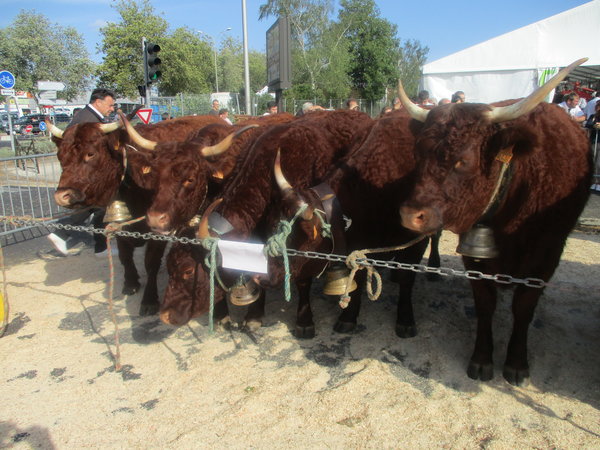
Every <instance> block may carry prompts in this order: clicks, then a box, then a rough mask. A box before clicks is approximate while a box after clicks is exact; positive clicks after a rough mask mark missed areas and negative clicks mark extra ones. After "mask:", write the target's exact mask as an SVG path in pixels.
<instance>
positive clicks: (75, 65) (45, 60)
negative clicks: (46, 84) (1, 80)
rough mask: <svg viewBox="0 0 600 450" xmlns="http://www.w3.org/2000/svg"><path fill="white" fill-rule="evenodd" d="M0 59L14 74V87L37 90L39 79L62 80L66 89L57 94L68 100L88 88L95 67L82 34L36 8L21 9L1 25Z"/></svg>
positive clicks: (5, 67)
mask: <svg viewBox="0 0 600 450" xmlns="http://www.w3.org/2000/svg"><path fill="white" fill-rule="evenodd" d="M0 61H2V67H3V68H4V69H6V70H9V71H10V72H12V74H13V75H14V76H15V78H16V83H15V88H16V89H18V90H23V91H29V92H33V93H36V92H37V89H36V83H37V82H38V81H40V80H51V81H61V82H63V83H64V84H65V90H64V91H62V92H59V93H58V96H59V97H60V98H64V99H69V100H70V99H72V98H74V97H76V96H77V95H79V94H82V93H83V92H84V91H85V90H86V89H88V88H89V85H90V82H91V79H92V74H93V71H94V63H93V62H92V61H91V60H90V58H89V55H88V53H87V51H86V50H85V46H84V44H83V38H82V36H81V35H80V34H79V33H78V32H77V31H76V30H75V29H74V28H72V27H62V26H60V25H57V24H53V23H51V22H50V21H49V20H48V19H47V18H46V17H45V16H44V15H42V14H38V13H36V12H35V11H25V10H22V11H20V12H19V14H18V15H17V16H16V17H15V20H14V21H13V23H12V24H11V25H9V26H8V27H6V28H3V29H0Z"/></svg>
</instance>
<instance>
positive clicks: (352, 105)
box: [346, 98, 359, 111]
mask: <svg viewBox="0 0 600 450" xmlns="http://www.w3.org/2000/svg"><path fill="white" fill-rule="evenodd" d="M346 109H350V110H354V111H359V108H358V102H357V101H356V99H355V98H349V99H348V100H347V101H346Z"/></svg>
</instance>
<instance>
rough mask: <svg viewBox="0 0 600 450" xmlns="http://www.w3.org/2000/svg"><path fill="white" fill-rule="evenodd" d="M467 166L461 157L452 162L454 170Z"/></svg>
mask: <svg viewBox="0 0 600 450" xmlns="http://www.w3.org/2000/svg"><path fill="white" fill-rule="evenodd" d="M466 167H467V163H466V161H465V160H463V159H459V160H458V161H456V162H455V163H454V170H459V171H460V170H464V169H465V168H466Z"/></svg>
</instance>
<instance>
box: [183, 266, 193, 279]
mask: <svg viewBox="0 0 600 450" xmlns="http://www.w3.org/2000/svg"><path fill="white" fill-rule="evenodd" d="M193 276H194V268H193V267H187V268H186V269H184V271H183V279H184V280H189V279H190V278H192V277H193Z"/></svg>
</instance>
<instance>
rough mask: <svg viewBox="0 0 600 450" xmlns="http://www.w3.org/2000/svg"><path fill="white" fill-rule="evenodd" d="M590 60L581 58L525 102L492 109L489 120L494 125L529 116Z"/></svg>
mask: <svg viewBox="0 0 600 450" xmlns="http://www.w3.org/2000/svg"><path fill="white" fill-rule="evenodd" d="M587 60H588V58H581V59H578V60H577V61H575V62H574V63H571V64H570V65H569V66H567V67H565V68H564V69H562V70H561V71H560V72H558V73H557V74H556V75H554V76H553V77H552V78H551V79H550V80H549V81H548V82H547V83H546V84H544V85H543V86H540V87H539V88H538V89H536V90H535V91H534V92H533V93H531V94H530V95H529V96H528V97H525V98H524V99H523V100H521V101H519V102H517V103H514V104H512V105H509V106H499V107H496V108H494V107H492V110H491V111H490V112H489V113H488V114H489V116H488V117H489V119H490V121H491V122H493V123H499V122H506V121H508V120H513V119H516V118H517V117H520V116H522V115H523V114H527V113H528V112H530V111H531V110H533V109H534V108H535V107H536V106H537V105H539V104H540V103H541V102H542V101H543V100H544V98H546V96H547V95H548V94H549V93H550V91H552V89H554V88H555V87H556V86H558V84H559V83H560V82H561V81H562V80H564V79H565V77H566V76H567V75H569V73H570V72H571V71H572V70H573V69H574V68H575V67H577V66H579V65H581V64H583V63H584V62H586V61H587Z"/></svg>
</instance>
